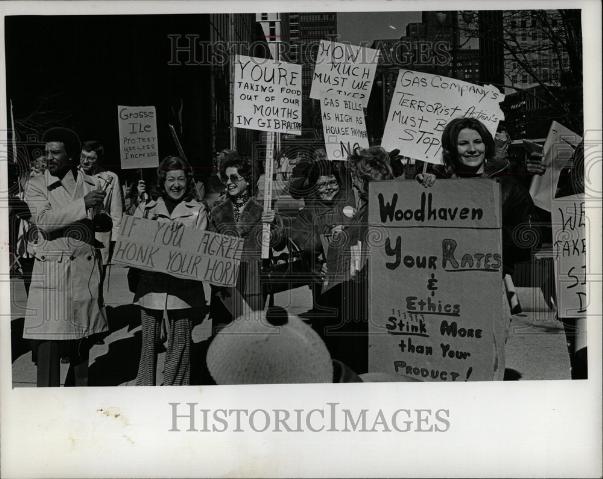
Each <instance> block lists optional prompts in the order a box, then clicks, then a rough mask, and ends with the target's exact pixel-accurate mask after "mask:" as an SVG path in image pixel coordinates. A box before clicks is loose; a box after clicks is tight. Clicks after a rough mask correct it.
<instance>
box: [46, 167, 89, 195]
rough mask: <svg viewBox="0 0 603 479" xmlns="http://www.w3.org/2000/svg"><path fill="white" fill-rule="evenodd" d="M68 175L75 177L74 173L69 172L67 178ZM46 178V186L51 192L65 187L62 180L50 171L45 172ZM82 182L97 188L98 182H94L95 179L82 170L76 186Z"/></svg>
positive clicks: (78, 174)
mask: <svg viewBox="0 0 603 479" xmlns="http://www.w3.org/2000/svg"><path fill="white" fill-rule="evenodd" d="M67 175H71V176H72V177H73V171H71V170H69V171H68V172H67V173H66V174H65V176H67ZM44 176H45V177H46V184H47V185H48V190H49V191H50V190H53V189H55V188H57V187H59V186H62V185H63V182H62V178H59V177H58V176H54V175H51V174H50V172H49V171H48V170H46V171H44ZM63 178H64V177H63ZM80 181H82V182H84V183H87V184H89V185H90V186H92V187H94V188H96V181H94V178H93V177H92V176H89V175H87V174H86V173H84V172H83V171H81V170H80V171H78V173H77V178H76V179H75V184H76V186H77V184H78V183H79V182H80Z"/></svg>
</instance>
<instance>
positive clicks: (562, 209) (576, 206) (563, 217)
mask: <svg viewBox="0 0 603 479" xmlns="http://www.w3.org/2000/svg"><path fill="white" fill-rule="evenodd" d="M585 221H586V214H585V211H584V195H583V194H580V195H573V196H565V197H563V198H555V199H554V200H553V202H552V209H551V225H552V227H553V254H554V261H555V278H556V283H557V284H556V289H557V314H558V316H559V317H560V318H584V317H586V307H587V304H588V303H587V297H586V231H585V229H586V228H585Z"/></svg>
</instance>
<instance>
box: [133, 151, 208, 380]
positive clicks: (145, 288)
mask: <svg viewBox="0 0 603 479" xmlns="http://www.w3.org/2000/svg"><path fill="white" fill-rule="evenodd" d="M194 188H195V183H194V179H193V170H192V168H191V166H190V165H189V164H188V162H187V161H185V160H183V159H182V158H179V157H177V156H168V157H167V158H165V159H164V160H163V161H162V162H161V163H160V165H159V167H158V168H157V192H158V193H159V197H157V198H154V199H151V200H150V201H148V202H147V203H141V204H140V205H139V207H138V209H137V210H136V212H135V214H134V216H136V217H139V218H147V219H151V220H155V221H161V222H166V223H170V228H172V230H173V231H176V230H178V229H179V228H181V227H183V226H186V227H189V228H196V229H199V230H204V229H206V228H207V212H206V210H205V206H204V205H203V203H200V202H198V201H196V200H195V199H193V198H194V194H195V192H194ZM134 302H135V304H138V305H139V306H140V318H141V324H142V351H141V353H140V362H139V365H138V375H137V377H136V385H137V386H154V385H155V374H156V373H155V370H156V367H157V352H158V351H157V349H158V346H159V344H160V343H161V342H162V341H163V339H164V338H165V336H167V341H168V344H167V352H166V356H165V368H164V372H163V384H164V385H166V386H176V385H186V384H190V343H191V318H193V317H194V316H196V315H198V314H199V311H198V310H199V308H203V307H205V306H206V303H205V294H204V291H203V283H201V282H199V281H191V280H185V279H180V278H175V277H173V276H170V275H168V274H164V273H153V272H147V271H140V279H139V281H138V285H137V287H136V293H135V295H134Z"/></svg>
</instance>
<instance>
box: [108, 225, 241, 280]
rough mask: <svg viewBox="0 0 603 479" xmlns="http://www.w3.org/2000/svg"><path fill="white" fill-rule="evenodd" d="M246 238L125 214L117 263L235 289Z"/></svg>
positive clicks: (120, 231)
mask: <svg viewBox="0 0 603 479" xmlns="http://www.w3.org/2000/svg"><path fill="white" fill-rule="evenodd" d="M242 252H243V239H242V238H238V237H234V236H225V235H221V234H218V233H212V232H210V231H200V230H197V229H194V228H188V227H185V226H182V225H176V224H175V223H168V222H162V221H153V220H148V219H144V218H135V217H134V216H128V215H124V217H123V220H122V223H121V228H120V230H119V236H118V237H117V244H116V245H115V251H114V253H113V260H114V261H115V262H116V263H120V264H123V265H126V266H132V267H135V268H139V269H143V270H146V271H155V272H158V273H167V274H170V275H172V276H175V277H177V278H184V279H192V280H195V281H207V282H208V283H211V284H214V285H216V286H234V285H235V284H236V282H237V274H238V271H239V263H240V260H241V254H242Z"/></svg>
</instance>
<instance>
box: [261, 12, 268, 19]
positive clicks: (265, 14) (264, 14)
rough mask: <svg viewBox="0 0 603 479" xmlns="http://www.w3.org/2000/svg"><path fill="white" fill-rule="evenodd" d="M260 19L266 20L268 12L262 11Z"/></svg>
mask: <svg viewBox="0 0 603 479" xmlns="http://www.w3.org/2000/svg"><path fill="white" fill-rule="evenodd" d="M262 20H263V21H266V20H268V14H267V13H262Z"/></svg>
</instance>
